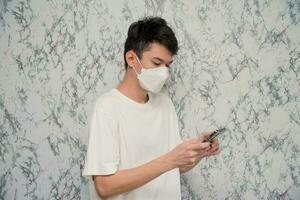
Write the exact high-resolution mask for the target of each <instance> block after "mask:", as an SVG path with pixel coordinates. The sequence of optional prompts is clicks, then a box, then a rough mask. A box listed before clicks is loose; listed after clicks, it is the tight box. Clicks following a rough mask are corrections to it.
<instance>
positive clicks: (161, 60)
mask: <svg viewBox="0 0 300 200" xmlns="http://www.w3.org/2000/svg"><path fill="white" fill-rule="evenodd" d="M153 59H157V60H159V61H160V62H165V61H164V60H163V59H161V58H159V57H153ZM172 62H173V60H171V61H170V62H169V64H171V63H172Z"/></svg>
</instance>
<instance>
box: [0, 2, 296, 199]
mask: <svg viewBox="0 0 300 200" xmlns="http://www.w3.org/2000/svg"><path fill="white" fill-rule="evenodd" d="M148 15H158V16H162V17H164V18H165V19H166V20H167V21H168V22H169V24H170V25H171V27H172V28H173V29H174V31H175V33H176V35H177V37H178V40H179V45H180V51H179V53H178V55H177V56H176V57H175V62H174V64H173V67H172V77H171V79H170V80H169V82H168V83H167V87H166V88H164V92H165V93H167V94H169V95H170V97H171V98H172V100H173V102H174V104H175V106H176V110H177V113H178V117H179V123H180V129H181V131H182V132H181V133H182V137H183V138H184V139H189V138H193V137H196V136H197V135H198V134H199V133H200V132H202V131H205V130H211V129H214V128H216V127H219V126H226V127H227V128H228V129H229V131H228V132H227V133H226V134H225V135H223V136H222V137H221V138H220V143H221V149H222V152H221V154H219V155H218V156H216V157H211V158H208V159H204V160H202V161H201V163H200V164H199V165H198V166H197V167H195V168H194V169H193V170H192V171H190V172H188V173H186V174H185V175H184V176H182V178H181V182H182V199H184V200H188V199H191V200H197V199H205V200H206V199H249V200H252V199H295V200H296V199H300V134H299V128H300V104H299V101H300V96H299V93H300V26H299V20H300V1H299V0H251V1H247V0H232V1H231V0H227V1H216V0H214V1H209V0H207V1H197V0H190V1H179V0H173V1H172V0H161V1H159V0H147V1H138V0H119V1H113V0H86V1H84V0H82V1H79V0H73V1H71V0H65V1H61V0H39V1H38V0H35V1H34V0H15V1H13V0H2V1H0V109H1V110H0V134H1V135H0V199H7V200H9V199H22V200H27V199H28V200H29V199H30V200H31V199H45V200H46V199H88V196H89V194H88V184H87V183H88V182H87V180H86V179H84V178H83V177H82V176H81V171H82V168H83V164H84V156H85V151H86V148H87V146H86V144H87V139H88V135H87V124H88V118H89V113H90V112H91V109H92V104H93V101H94V100H95V99H96V98H97V97H98V96H99V95H101V94H102V93H103V92H105V91H107V90H109V89H111V88H112V87H115V86H116V85H117V84H118V82H119V81H120V80H121V79H122V77H123V74H124V67H123V55H122V53H123V44H124V41H125V38H126V32H127V29H128V26H129V25H130V24H131V22H133V21H135V20H137V19H139V18H141V17H143V16H148Z"/></svg>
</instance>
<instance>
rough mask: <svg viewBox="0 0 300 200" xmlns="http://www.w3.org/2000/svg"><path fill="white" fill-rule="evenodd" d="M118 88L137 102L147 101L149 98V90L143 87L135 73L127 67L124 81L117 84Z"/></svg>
mask: <svg viewBox="0 0 300 200" xmlns="http://www.w3.org/2000/svg"><path fill="white" fill-rule="evenodd" d="M117 89H118V90H119V91H120V92H121V93H123V94H124V95H126V96H127V97H128V98H130V99H132V100H133V101H136V102H137V103H146V102H147V101H148V100H149V97H148V95H147V93H148V92H147V91H146V90H144V89H143V88H141V86H140V85H139V82H138V80H137V79H136V78H135V74H132V72H130V69H127V70H126V72H125V76H124V79H123V81H122V82H121V83H120V84H119V85H118V86H117Z"/></svg>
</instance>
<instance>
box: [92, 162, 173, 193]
mask: <svg viewBox="0 0 300 200" xmlns="http://www.w3.org/2000/svg"><path fill="white" fill-rule="evenodd" d="M174 168H176V166H175V165H174V164H172V163H171V162H170V161H169V160H168V158H167V157H166V156H161V157H159V158H157V159H154V160H152V161H150V162H148V163H146V164H144V165H141V166H139V167H135V168H132V169H125V170H120V171H118V172H116V173H115V174H113V175H105V176H103V175H101V176H93V178H94V184H95V188H96V191H97V193H98V195H99V196H100V197H101V198H103V199H105V198H108V197H111V196H114V195H117V194H121V193H124V192H128V191H131V190H133V189H136V188H138V187H140V186H142V185H144V184H146V183H148V182H149V181H151V180H153V179H154V178H156V177H158V176H160V175H161V174H163V173H165V172H167V171H169V170H172V169H174Z"/></svg>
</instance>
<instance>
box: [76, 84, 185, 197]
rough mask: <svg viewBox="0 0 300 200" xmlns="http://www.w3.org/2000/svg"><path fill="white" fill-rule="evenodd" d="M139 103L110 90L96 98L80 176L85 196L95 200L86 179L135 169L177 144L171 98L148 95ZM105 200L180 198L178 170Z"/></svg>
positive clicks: (92, 189) (176, 121)
mask: <svg viewBox="0 0 300 200" xmlns="http://www.w3.org/2000/svg"><path fill="white" fill-rule="evenodd" d="M148 95H149V100H148V101H147V102H146V103H144V104H142V103H137V102H135V101H134V100H132V99H130V98H129V97H127V96H125V95H124V94H123V93H121V92H120V91H119V90H118V89H116V88H113V89H112V90H110V91H108V92H106V93H105V94H103V95H102V96H100V97H99V98H98V99H97V100H96V102H95V104H94V110H93V113H92V115H91V118H90V124H89V143H88V149H87V155H86V158H85V166H84V170H83V174H82V175H83V176H86V177H88V178H89V184H90V196H91V199H92V200H98V199H100V197H98V195H97V192H96V190H95V187H94V183H93V180H92V176H91V175H108V174H114V173H115V172H117V171H119V170H122V169H129V168H134V167H137V166H141V165H143V164H145V163H147V162H149V161H151V160H154V159H156V158H158V157H160V156H162V155H163V154H165V153H167V152H168V151H170V150H172V149H173V148H174V147H175V146H176V145H177V144H179V143H180V142H182V139H181V137H180V134H179V131H178V119H177V115H176V112H175V108H174V105H173V103H172V101H171V99H170V98H169V97H168V96H167V95H165V94H163V93H158V94H154V93H148ZM110 199H111V200H144V199H147V200H164V199H172V200H179V199H181V192H180V173H179V169H178V168H176V169H173V170H170V171H168V172H166V173H164V174H162V175H160V176H159V177H157V178H155V179H153V180H152V181H150V182H148V183H146V184H145V185H143V186H141V187H139V188H136V189H134V190H131V191H129V192H127V193H123V194H120V195H117V196H114V197H111V198H110Z"/></svg>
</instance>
